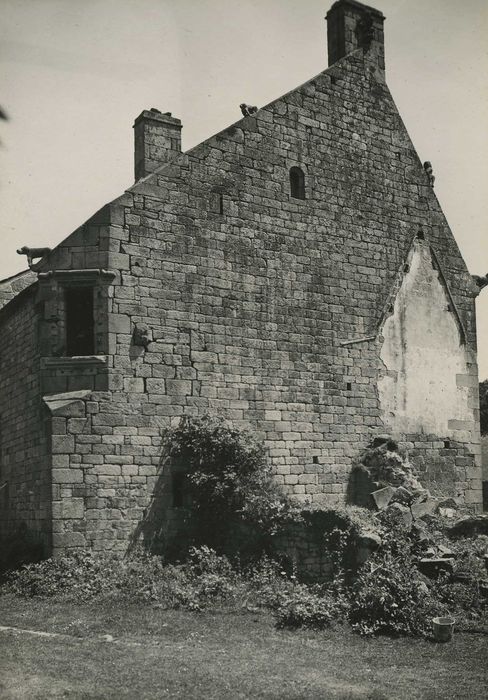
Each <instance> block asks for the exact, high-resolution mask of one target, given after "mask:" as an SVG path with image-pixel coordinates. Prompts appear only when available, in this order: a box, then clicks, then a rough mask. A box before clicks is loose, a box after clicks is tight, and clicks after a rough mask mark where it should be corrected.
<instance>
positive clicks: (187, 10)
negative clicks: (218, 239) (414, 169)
mask: <svg viewBox="0 0 488 700" xmlns="http://www.w3.org/2000/svg"><path fill="white" fill-rule="evenodd" d="M331 4H332V0H329V1H328V0H0V60H1V64H2V71H1V74H2V78H1V84H0V87H1V91H0V104H1V105H2V106H3V107H4V109H6V110H7V111H8V113H9V115H10V121H9V122H8V123H5V122H0V138H1V141H2V147H1V148H0V167H1V171H0V172H1V174H0V225H1V233H2V242H3V245H2V256H1V260H0V278H3V277H7V276H10V275H13V274H15V273H16V272H18V271H20V270H21V269H23V268H24V267H25V258H21V257H20V256H18V255H16V253H15V250H16V249H17V248H19V247H21V246H22V245H29V246H46V245H49V246H54V245H56V244H57V243H59V241H61V240H62V239H63V238H64V237H65V236H66V235H68V234H69V233H70V232H71V231H73V230H74V229H75V228H77V227H78V226H79V225H80V224H81V223H83V222H84V221H85V220H86V219H87V218H88V217H89V216H90V215H91V214H93V213H94V212H95V211H96V210H97V209H99V208H100V207H101V206H102V205H103V204H105V203H106V202H107V201H110V200H111V199H113V198H114V197H116V196H118V195H119V194H121V193H122V192H123V191H124V189H125V188H127V187H128V186H130V185H131V184H132V182H133V133H132V128H131V127H132V124H133V121H134V118H135V117H136V116H137V115H138V114H139V113H140V112H141V111H142V110H143V109H148V108H150V107H157V108H159V109H161V110H162V111H163V112H166V111H170V112H172V113H173V115H174V116H177V117H180V118H181V119H182V121H183V149H184V150H186V149H188V148H191V147H192V146H194V145H195V144H196V143H198V142H200V141H202V140H204V139H206V138H207V137H208V136H210V135H211V134H214V133H215V132H217V131H220V130H221V129H223V128H225V127H226V126H227V125H229V124H230V123H232V122H234V121H236V120H237V119H239V118H240V111H239V104H240V103H241V102H248V103H250V104H256V105H263V104H266V103H268V102H270V101H271V100H273V99H276V98H277V97H279V96H280V95H281V94H283V93H285V92H288V91H289V90H291V89H293V88H294V87H296V86H297V85H299V84H301V83H303V82H305V81H306V80H308V79H309V78H311V77H313V76H314V75H316V74H317V73H319V72H320V71H321V70H323V69H324V68H326V66H327V51H326V26H325V24H326V23H325V20H324V16H325V14H326V12H327V10H328V9H329V7H330V5H331ZM373 5H374V6H375V7H377V8H378V9H380V10H382V11H383V13H384V14H385V15H386V18H387V19H386V23H385V34H386V64H387V80H388V84H389V86H390V89H391V91H392V93H393V96H394V98H395V100H396V102H397V105H398V107H399V109H400V113H401V115H402V117H403V119H404V121H405V123H406V126H407V128H408V130H409V132H410V135H411V137H412V139H413V142H414V144H415V146H416V148H417V150H418V153H419V156H420V158H421V160H430V161H432V163H433V166H434V172H435V175H436V193H437V196H438V198H439V200H440V202H441V205H442V207H443V209H444V211H445V213H446V215H447V218H448V221H449V223H450V225H451V228H452V230H453V233H454V235H455V237H456V240H457V241H458V244H459V246H460V248H461V251H462V253H463V255H464V257H465V260H466V262H467V264H468V267H469V269H470V271H471V272H472V273H475V274H484V273H486V272H488V243H487V237H488V191H487V190H488V80H487V76H488V48H487V47H488V0H464V1H463V2H462V3H461V2H459V0H376V1H375V2H373ZM478 331H479V346H480V347H479V361H480V377H481V378H482V379H483V378H486V377H488V289H487V290H485V292H482V294H481V297H480V299H479V301H478Z"/></svg>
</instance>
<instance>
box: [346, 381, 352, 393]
mask: <svg viewBox="0 0 488 700" xmlns="http://www.w3.org/2000/svg"><path fill="white" fill-rule="evenodd" d="M346 389H347V391H351V390H352V384H351V382H347V384H346Z"/></svg>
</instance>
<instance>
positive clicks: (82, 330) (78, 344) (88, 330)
mask: <svg viewBox="0 0 488 700" xmlns="http://www.w3.org/2000/svg"><path fill="white" fill-rule="evenodd" d="M65 303H66V354H67V355H68V356H70V357H72V356H73V355H94V354H95V323H94V318H93V287H68V288H67V289H65Z"/></svg>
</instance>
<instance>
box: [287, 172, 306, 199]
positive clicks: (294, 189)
mask: <svg viewBox="0 0 488 700" xmlns="http://www.w3.org/2000/svg"><path fill="white" fill-rule="evenodd" d="M290 195H291V196H292V197H293V198H294V199H305V175H304V173H303V170H302V169H301V168H298V167H297V166H295V165H294V166H293V168H290Z"/></svg>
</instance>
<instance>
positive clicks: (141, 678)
mask: <svg viewBox="0 0 488 700" xmlns="http://www.w3.org/2000/svg"><path fill="white" fill-rule="evenodd" d="M0 625H2V626H4V627H9V626H11V627H16V628H22V629H24V630H35V631H43V632H49V633H54V635H55V636H38V635H34V634H32V633H26V632H18V631H12V630H3V631H1V630H0V697H1V698H2V700H3V699H5V700H11V699H12V700H13V699H14V698H19V699H20V698H21V699H22V700H24V699H26V700H30V699H31V698H39V699H41V698H103V699H104V700H105V699H108V698H114V699H115V698H117V699H119V698H131V699H132V698H137V700H142V699H144V698H166V697H167V698H185V699H186V698H201V699H207V698H229V699H230V698H232V699H234V698H307V699H308V698H322V699H324V698H326V699H329V698H332V699H334V698H350V699H353V698H354V699H355V698H370V699H371V700H373V699H374V700H380V699H384V698H391V699H395V700H397V699H399V698H409V700H410V699H415V698H422V699H424V698H425V699H429V698H432V700H434V699H435V700H440V699H442V698H449V700H452V699H453V698H473V699H474V698H481V697H484V693H485V692H486V683H487V680H488V677H487V671H486V658H487V652H488V637H487V636H485V635H479V634H464V633H460V634H457V635H456V636H455V638H454V641H453V642H452V643H450V644H444V645H441V644H434V643H432V642H429V641H424V640H412V639H393V640H392V639H387V638H379V639H373V640H365V639H362V638H360V637H358V636H356V635H354V634H352V633H351V632H350V631H349V630H348V629H336V630H333V631H328V632H323V633H317V632H305V631H298V632H286V631H280V630H276V629H275V628H274V625H273V620H272V619H271V618H270V617H268V616H267V615H265V614H261V613H256V614H253V613H249V612H247V613H245V614H244V613H243V614H239V613H236V612H235V611H233V612H227V613H226V612H222V611H221V612H218V613H217V612H214V613H210V612H206V613H190V612H183V611H166V610H162V609H160V608H155V607H149V606H140V605H137V606H136V605H123V606H122V605H117V604H114V603H113V602H112V603H110V604H108V603H106V604H102V603H97V604H92V605H89V604H79V605H73V604H72V603H62V602H56V603H53V602H50V601H46V600H44V601H43V600H36V601H31V600H22V599H19V598H16V597H14V596H10V595H8V596H3V597H0ZM106 635H110V637H106ZM112 638H113V639H112Z"/></svg>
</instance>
